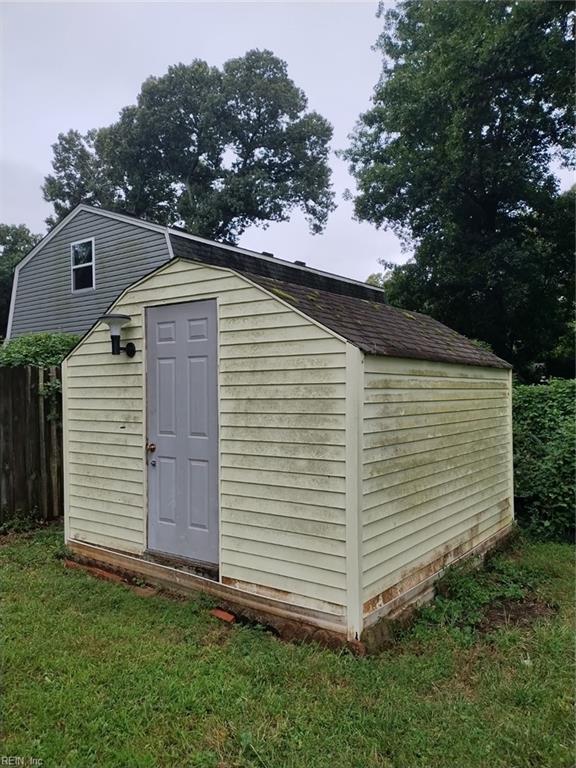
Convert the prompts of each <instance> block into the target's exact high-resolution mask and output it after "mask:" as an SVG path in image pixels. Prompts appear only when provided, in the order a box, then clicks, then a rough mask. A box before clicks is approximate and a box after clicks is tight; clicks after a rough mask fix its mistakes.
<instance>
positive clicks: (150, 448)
mask: <svg viewBox="0 0 576 768" xmlns="http://www.w3.org/2000/svg"><path fill="white" fill-rule="evenodd" d="M146 450H147V451H148V453H154V451H155V450H156V443H146Z"/></svg>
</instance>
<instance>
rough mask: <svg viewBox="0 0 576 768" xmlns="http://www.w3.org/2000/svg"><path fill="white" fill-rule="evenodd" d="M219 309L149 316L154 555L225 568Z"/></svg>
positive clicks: (206, 304)
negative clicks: (221, 557) (221, 537)
mask: <svg viewBox="0 0 576 768" xmlns="http://www.w3.org/2000/svg"><path fill="white" fill-rule="evenodd" d="M216 323H217V321H216V301H215V300H214V299H210V300H208V301H193V302H190V303H188V304H170V305H167V306H163V307H150V308H148V309H147V310H146V342H147V400H148V422H147V427H148V438H147V439H148V443H149V444H153V445H155V446H156V448H155V450H154V451H153V452H152V451H148V548H149V549H151V550H154V551H156V552H164V553H167V554H170V555H177V556H179V557H184V558H188V559H190V560H196V561H199V562H204V563H210V564H217V563H218V402H217V398H218V386H217V344H216V339H217V325H216Z"/></svg>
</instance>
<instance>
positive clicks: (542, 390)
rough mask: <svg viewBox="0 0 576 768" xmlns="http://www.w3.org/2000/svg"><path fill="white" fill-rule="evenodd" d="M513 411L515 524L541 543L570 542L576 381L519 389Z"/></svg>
mask: <svg viewBox="0 0 576 768" xmlns="http://www.w3.org/2000/svg"><path fill="white" fill-rule="evenodd" d="M513 409H514V410H513V413H514V481H515V489H516V491H515V492H516V496H517V497H519V503H518V504H517V517H518V522H519V523H520V524H521V525H524V526H526V527H528V528H529V529H530V530H531V531H532V532H533V533H535V534H536V535H537V536H539V537H542V538H572V537H573V535H574V509H575V496H574V479H575V472H576V461H575V453H574V448H575V441H576V381H574V380H568V379H552V380H551V381H550V382H549V383H548V384H535V385H534V384H533V385H527V384H517V385H516V386H515V387H514V396H513Z"/></svg>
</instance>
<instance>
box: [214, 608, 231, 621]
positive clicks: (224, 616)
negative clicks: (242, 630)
mask: <svg viewBox="0 0 576 768" xmlns="http://www.w3.org/2000/svg"><path fill="white" fill-rule="evenodd" d="M210 615H211V616H214V618H216V619H220V620H221V621H226V622H227V623H228V624H234V622H235V621H236V616H234V614H233V613H229V612H228V611H223V610H222V608H212V610H211V611H210Z"/></svg>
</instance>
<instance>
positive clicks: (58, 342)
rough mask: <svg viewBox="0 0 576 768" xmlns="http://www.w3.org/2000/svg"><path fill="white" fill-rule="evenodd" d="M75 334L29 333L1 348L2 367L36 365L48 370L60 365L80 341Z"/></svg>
mask: <svg viewBox="0 0 576 768" xmlns="http://www.w3.org/2000/svg"><path fill="white" fill-rule="evenodd" d="M80 338H81V337H80V336H78V335H76V334H73V333H60V332H55V333H29V334H27V335H26V336H18V337H17V338H15V339H11V340H10V341H8V342H6V344H4V345H3V346H0V366H2V367H14V366H18V365H36V366H38V367H39V368H47V367H49V366H51V365H60V363H61V362H62V360H63V359H64V358H65V357H66V355H67V354H68V352H70V350H71V349H72V348H73V347H75V346H76V344H77V343H78V342H79V341H80Z"/></svg>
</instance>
